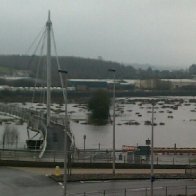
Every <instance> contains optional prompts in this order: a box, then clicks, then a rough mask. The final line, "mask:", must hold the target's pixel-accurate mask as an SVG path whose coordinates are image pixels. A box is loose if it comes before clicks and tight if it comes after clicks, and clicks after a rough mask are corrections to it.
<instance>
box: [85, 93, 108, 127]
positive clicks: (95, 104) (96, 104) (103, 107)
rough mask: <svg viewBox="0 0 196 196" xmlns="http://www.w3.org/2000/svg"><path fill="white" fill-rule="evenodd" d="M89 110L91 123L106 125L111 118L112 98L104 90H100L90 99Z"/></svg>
mask: <svg viewBox="0 0 196 196" xmlns="http://www.w3.org/2000/svg"><path fill="white" fill-rule="evenodd" d="M88 109H89V110H90V111H91V116H90V117H91V118H90V119H91V121H92V122H93V123H97V124H105V123H106V122H107V120H108V117H109V110H110V97H109V94H108V93H107V92H106V91H104V90H98V91H96V92H95V93H94V95H93V96H92V97H91V98H90V100H89V102H88Z"/></svg>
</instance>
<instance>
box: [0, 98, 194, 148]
mask: <svg viewBox="0 0 196 196" xmlns="http://www.w3.org/2000/svg"><path fill="white" fill-rule="evenodd" d="M169 99H170V100H175V101H173V102H172V103H170V102H169V103H168V102H164V101H159V102H158V103H157V104H156V105H155V107H154V111H155V113H154V123H155V126H154V145H155V146H156V147H173V146H174V144H176V146H177V147H195V138H196V102H190V99H194V100H195V98H194V97H183V98H182V97H173V98H169ZM20 105H21V106H22V107H30V104H29V103H26V104H25V105H24V104H20ZM172 106H177V107H176V108H172ZM32 107H34V108H37V110H39V109H43V108H45V106H44V105H40V104H33V105H32ZM52 111H53V112H54V113H56V115H63V114H64V112H63V106H62V105H58V104H53V105H52ZM57 113H58V114H57ZM68 113H69V116H70V119H71V120H70V126H71V130H72V132H73V133H74V136H75V143H76V146H77V147H78V148H83V146H84V135H86V140H85V146H86V148H91V149H92V148H93V149H96V148H97V149H98V148H99V147H100V148H101V149H111V148H112V141H113V125H112V123H109V124H107V125H104V126H95V125H89V124H87V121H88V120H87V119H88V110H87V109H86V106H85V105H81V104H80V105H79V104H68ZM111 114H112V110H111ZM115 119H116V126H115V132H116V148H117V149H121V148H122V145H130V146H136V145H145V141H146V140H147V139H148V138H151V130H152V126H151V125H145V122H146V121H151V120H152V107H151V104H149V103H148V101H146V99H145V98H134V99H131V98H123V99H122V98H121V99H117V100H116V118H115ZM14 123H15V122H12V125H13V126H17V130H18V132H19V146H20V147H24V146H25V139H26V138H27V132H26V124H25V123H24V124H23V125H14ZM160 123H161V125H160ZM5 126H6V124H5V123H3V124H2V125H0V142H1V143H2V133H3V131H4V129H5Z"/></svg>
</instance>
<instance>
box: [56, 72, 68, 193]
mask: <svg viewBox="0 0 196 196" xmlns="http://www.w3.org/2000/svg"><path fill="white" fill-rule="evenodd" d="M58 72H59V73H60V80H61V85H62V88H63V98H64V102H65V134H64V153H65V155H64V196H66V195H67V154H68V153H67V130H68V115H67V77H65V90H64V85H63V84H64V83H63V76H62V74H65V76H67V74H68V72H67V71H65V70H58Z"/></svg>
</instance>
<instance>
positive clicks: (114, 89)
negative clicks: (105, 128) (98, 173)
mask: <svg viewBox="0 0 196 196" xmlns="http://www.w3.org/2000/svg"><path fill="white" fill-rule="evenodd" d="M108 71H110V72H112V73H113V160H112V173H113V175H115V94H116V93H115V91H116V88H115V79H116V70H115V69H108Z"/></svg>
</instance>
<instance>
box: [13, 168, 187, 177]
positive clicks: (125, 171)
mask: <svg viewBox="0 0 196 196" xmlns="http://www.w3.org/2000/svg"><path fill="white" fill-rule="evenodd" d="M17 169H19V170H23V171H28V172H31V173H36V174H47V175H52V174H55V168H30V167H17ZM61 173H62V174H63V169H61ZM116 173H117V174H150V169H116ZM154 173H155V174H184V173H185V169H154ZM72 174H112V169H78V168H77V169H75V168H74V169H72Z"/></svg>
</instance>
